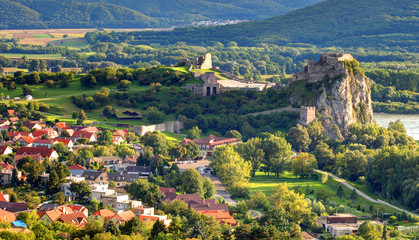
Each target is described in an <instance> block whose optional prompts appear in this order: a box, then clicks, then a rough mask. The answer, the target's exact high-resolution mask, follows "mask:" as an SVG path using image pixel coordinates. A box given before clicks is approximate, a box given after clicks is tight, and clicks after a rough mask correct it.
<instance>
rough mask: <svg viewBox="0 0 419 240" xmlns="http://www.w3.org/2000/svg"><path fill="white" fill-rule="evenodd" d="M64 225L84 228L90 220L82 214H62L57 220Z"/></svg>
mask: <svg viewBox="0 0 419 240" xmlns="http://www.w3.org/2000/svg"><path fill="white" fill-rule="evenodd" d="M56 221H58V222H62V223H68V224H73V225H75V226H76V227H79V228H80V227H84V225H85V224H86V223H87V221H88V218H87V216H86V215H84V214H83V213H82V212H74V213H69V214H61V216H60V217H59V218H58V219H57V220H56Z"/></svg>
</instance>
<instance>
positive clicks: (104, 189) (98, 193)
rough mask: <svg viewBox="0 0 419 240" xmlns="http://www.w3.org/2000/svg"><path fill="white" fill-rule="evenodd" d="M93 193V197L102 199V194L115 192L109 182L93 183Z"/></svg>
mask: <svg viewBox="0 0 419 240" xmlns="http://www.w3.org/2000/svg"><path fill="white" fill-rule="evenodd" d="M90 186H91V187H92V195H91V199H95V198H96V199H97V200H102V196H104V195H112V194H115V190H114V189H109V185H108V184H92V185H90Z"/></svg>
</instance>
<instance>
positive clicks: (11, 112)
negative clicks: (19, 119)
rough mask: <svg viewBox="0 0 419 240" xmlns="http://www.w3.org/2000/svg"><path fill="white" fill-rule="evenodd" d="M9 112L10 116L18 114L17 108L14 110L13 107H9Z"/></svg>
mask: <svg viewBox="0 0 419 240" xmlns="http://www.w3.org/2000/svg"><path fill="white" fill-rule="evenodd" d="M6 112H7V114H8V115H9V116H10V115H11V116H14V115H16V112H15V110H13V109H9V110H7V111H6Z"/></svg>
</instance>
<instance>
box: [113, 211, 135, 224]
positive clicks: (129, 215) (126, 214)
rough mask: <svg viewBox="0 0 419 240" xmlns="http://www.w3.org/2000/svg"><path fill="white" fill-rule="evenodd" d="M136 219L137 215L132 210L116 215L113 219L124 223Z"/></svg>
mask: <svg viewBox="0 0 419 240" xmlns="http://www.w3.org/2000/svg"><path fill="white" fill-rule="evenodd" d="M133 217H135V213H133V212H132V211H131V210H128V211H125V212H120V213H118V214H115V215H114V216H113V217H112V219H118V220H122V221H124V222H126V221H129V220H131V218H133Z"/></svg>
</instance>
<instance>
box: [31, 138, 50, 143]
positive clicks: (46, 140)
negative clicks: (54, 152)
mask: <svg viewBox="0 0 419 240" xmlns="http://www.w3.org/2000/svg"><path fill="white" fill-rule="evenodd" d="M33 143H40V144H52V141H51V140H50V139H36V140H35V141H33Z"/></svg>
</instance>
